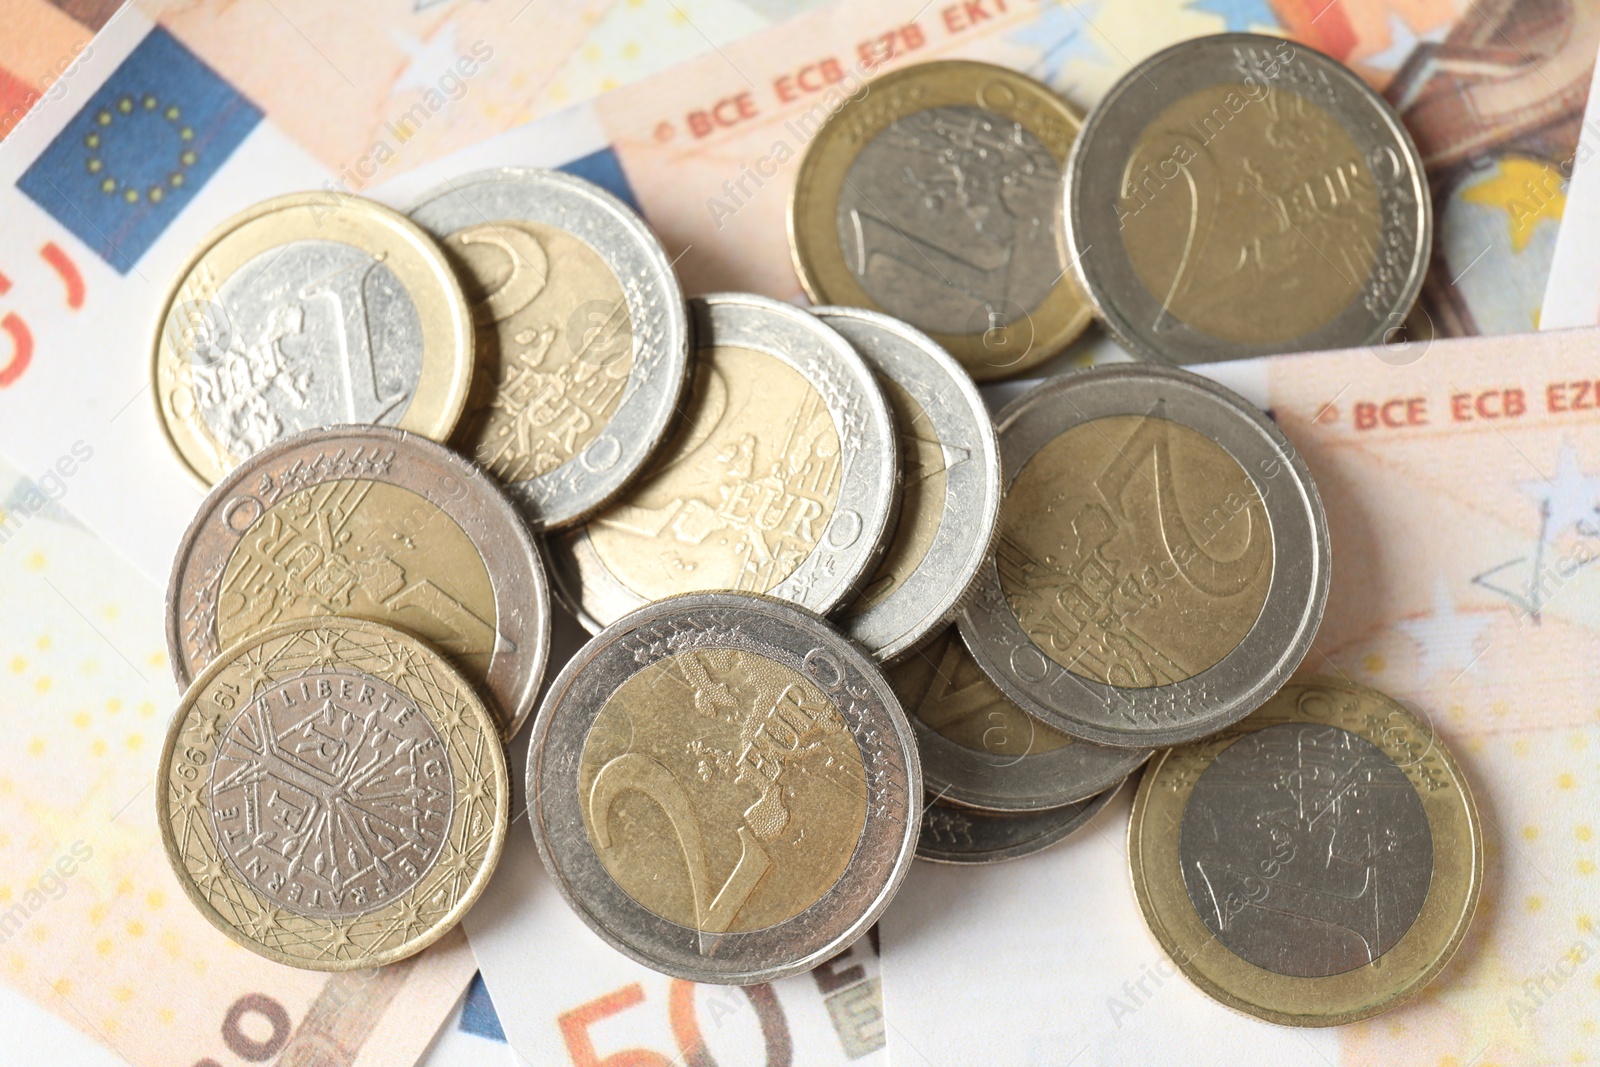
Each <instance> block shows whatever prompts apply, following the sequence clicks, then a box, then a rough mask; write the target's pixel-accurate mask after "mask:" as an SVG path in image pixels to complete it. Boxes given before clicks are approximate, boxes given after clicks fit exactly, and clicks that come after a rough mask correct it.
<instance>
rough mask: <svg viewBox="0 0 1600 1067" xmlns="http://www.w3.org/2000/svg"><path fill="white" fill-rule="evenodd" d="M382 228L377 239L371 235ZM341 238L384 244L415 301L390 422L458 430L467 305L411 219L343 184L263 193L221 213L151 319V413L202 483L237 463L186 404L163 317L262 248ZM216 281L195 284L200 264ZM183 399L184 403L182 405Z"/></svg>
mask: <svg viewBox="0 0 1600 1067" xmlns="http://www.w3.org/2000/svg"><path fill="white" fill-rule="evenodd" d="M380 234H381V235H384V236H383V237H382V238H379V237H377V236H375V235H380ZM299 240H320V241H338V242H341V243H344V244H349V245H353V246H355V247H357V248H361V249H364V250H366V251H368V252H383V253H385V256H384V260H383V262H384V266H386V267H388V268H389V270H391V271H393V272H394V273H395V275H396V276H397V277H398V278H399V280H400V282H401V284H402V285H403V286H404V287H405V289H406V292H407V294H408V295H409V296H410V297H411V299H412V301H413V303H415V304H416V308H417V318H418V321H419V322H420V323H421V327H422V372H421V375H420V377H419V378H418V380H417V384H416V388H415V389H414V390H413V392H412V399H411V403H410V404H409V405H408V406H407V408H406V413H405V416H404V417H403V418H402V419H401V420H400V421H399V422H398V423H396V424H395V426H396V428H397V429H401V430H410V431H411V432H413V433H419V434H421V435H422V436H424V437H427V438H430V439H432V440H434V441H439V442H444V441H446V440H448V439H449V437H450V435H451V434H452V433H453V432H455V428H456V424H457V423H458V422H459V421H460V420H461V413H462V411H463V410H465V408H466V404H467V391H468V387H469V386H470V385H471V383H472V371H473V367H474V363H475V357H474V352H473V345H474V334H473V327H472V313H471V310H470V308H469V306H468V304H467V299H466V296H465V294H464V293H463V292H462V289H461V283H460V282H459V281H458V280H457V278H456V275H455V272H454V271H453V270H452V269H451V268H450V264H449V262H448V261H447V260H446V259H445V258H444V254H443V253H442V252H440V251H439V248H438V246H437V245H436V244H434V242H433V239H432V238H431V237H429V236H428V235H427V233H425V232H424V231H423V230H422V228H421V227H419V226H417V225H416V224H415V223H414V222H412V221H411V220H410V219H408V218H406V217H405V216H404V215H402V214H400V213H399V212H397V211H393V210H391V209H389V208H386V207H384V206H383V205H381V204H378V203H376V202H374V201H371V200H367V199H365V198H363V197H359V196H352V195H350V194H348V193H335V192H319V193H291V194H289V195H287V196H278V197H273V198H272V199H270V200H263V201H262V202H261V203H259V204H255V205H253V206H251V207H249V208H246V209H245V210H244V211H241V212H239V214H237V215H234V216H233V217H232V218H230V219H228V220H227V221H225V222H223V223H222V224H221V225H220V226H218V227H216V228H215V229H214V230H212V231H211V232H210V233H209V234H207V235H206V236H205V238H204V239H203V240H201V241H200V243H199V244H198V245H196V246H195V249H194V251H193V252H192V253H190V256H189V258H188V259H187V260H186V261H185V262H184V264H183V266H182V267H181V268H180V269H179V270H178V272H177V275H176V277H175V278H174V279H173V282H172V286H171V288H170V289H169V290H168V291H167V295H166V299H164V300H163V301H162V302H161V312H160V315H159V317H158V318H157V321H156V323H155V336H154V338H153V340H152V344H151V362H150V381H151V390H152V395H153V396H154V398H155V405H156V420H157V422H158V423H160V425H161V431H162V435H163V436H164V437H165V438H166V441H167V445H168V446H169V447H170V448H171V449H172V453H173V455H175V456H177V457H178V462H179V463H181V464H182V465H183V468H184V470H185V471H187V472H188V474H189V475H190V476H191V477H192V478H193V479H194V480H195V482H196V483H197V484H198V485H199V486H200V488H201V489H208V488H210V487H211V486H212V485H213V484H215V483H216V481H217V480H218V479H220V478H221V477H222V476H223V475H224V474H226V473H228V471H229V470H231V469H233V467H234V466H235V465H236V464H237V463H238V462H239V460H240V458H242V457H239V456H234V455H232V454H230V453H228V452H227V450H226V449H225V448H224V446H223V444H222V443H221V442H220V441H218V440H217V439H216V437H215V435H213V434H212V432H211V430H210V428H209V427H208V426H207V425H206V423H205V418H204V417H203V416H202V415H201V414H200V412H199V410H198V409H197V408H196V407H195V406H194V403H193V390H194V386H193V364H192V363H190V361H189V360H187V359H185V358H184V357H183V356H182V355H180V354H179V353H178V352H177V346H176V345H175V344H174V338H173V335H172V332H171V331H170V330H169V329H168V320H169V318H170V317H171V315H172V310H173V307H174V305H176V304H177V303H179V301H182V300H185V299H186V298H187V299H188V300H191V301H192V300H195V299H197V298H198V299H207V300H209V299H212V298H213V297H214V295H215V290H216V288H217V287H219V286H220V285H222V284H223V283H225V282H226V281H227V279H228V278H230V277H231V276H232V275H233V274H234V272H235V271H237V270H239V269H240V268H241V267H243V266H244V265H245V264H246V263H249V262H250V261H251V260H252V259H254V258H255V257H256V256H258V255H260V254H261V253H263V252H265V251H267V250H269V249H271V248H274V247H276V246H280V245H285V244H288V243H290V242H291V241H299ZM202 268H204V269H205V270H206V271H207V273H208V274H209V275H210V276H211V278H212V279H214V281H213V282H212V283H211V284H210V285H209V286H207V287H206V288H208V289H209V290H210V292H209V293H207V292H206V291H205V289H200V290H198V291H197V290H196V289H195V288H194V287H195V286H196V285H198V284H199V283H198V280H197V279H196V278H195V274H196V271H197V270H200V269H202ZM184 398H187V400H188V405H187V410H183V407H184Z"/></svg>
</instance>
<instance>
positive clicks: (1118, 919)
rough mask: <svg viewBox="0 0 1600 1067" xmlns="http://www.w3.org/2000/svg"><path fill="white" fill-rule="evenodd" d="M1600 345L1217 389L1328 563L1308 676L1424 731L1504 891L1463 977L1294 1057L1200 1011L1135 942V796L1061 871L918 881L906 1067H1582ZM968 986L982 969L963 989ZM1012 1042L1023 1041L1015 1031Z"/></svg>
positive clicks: (1336, 364)
mask: <svg viewBox="0 0 1600 1067" xmlns="http://www.w3.org/2000/svg"><path fill="white" fill-rule="evenodd" d="M1597 343H1600V330H1597V329H1594V328H1588V329H1582V330H1566V331H1552V332H1549V333H1542V334H1536V335H1532V336H1523V337H1515V338H1512V337H1504V338H1464V339H1450V340H1439V341H1435V342H1434V343H1432V344H1431V345H1421V344H1417V345H1415V346H1413V347H1411V348H1409V349H1404V350H1402V349H1391V348H1386V347H1382V346H1380V347H1379V348H1378V349H1376V350H1372V349H1361V350H1353V351H1346V352H1334V353H1319V354H1314V355H1304V356H1285V357H1274V358H1270V359H1266V360H1260V361H1256V362H1253V363H1249V364H1245V363H1234V364H1219V365H1217V366H1215V367H1209V368H1207V371H1206V372H1207V373H1208V374H1214V375H1215V376H1216V377H1218V378H1219V379H1220V380H1222V381H1224V382H1225V383H1226V384H1228V385H1230V386H1231V387H1233V388H1235V389H1237V390H1239V391H1241V392H1242V393H1243V394H1244V395H1245V396H1247V397H1249V398H1250V399H1251V400H1253V401H1254V402H1255V403H1257V404H1259V405H1261V406H1262V407H1263V408H1265V409H1266V410H1267V411H1269V412H1271V414H1272V416H1273V417H1274V419H1276V421H1277V423H1278V425H1279V426H1280V427H1281V428H1282V429H1283V431H1284V433H1285V434H1286V435H1287V437H1288V438H1289V440H1290V442H1291V443H1292V444H1293V446H1294V447H1295V449H1296V450H1297V451H1298V452H1299V453H1300V455H1302V456H1303V457H1304V458H1305V461H1306V463H1307V464H1308V465H1309V467H1310V469H1311V472H1312V474H1313V475H1314V476H1315V478H1316V482H1317V486H1318V488H1319V490H1320V491H1321V494H1322V498H1323V501H1324V504H1325V505H1326V508H1327V514H1328V526H1329V532H1330V540H1331V543H1332V546H1333V566H1332V574H1333V580H1332V588H1331V592H1330V594H1329V599H1328V606H1327V613H1326V616H1325V618H1324V619H1323V622H1322V625H1321V628H1320V630H1319V631H1318V633H1317V637H1316V641H1315V643H1314V646H1313V649H1312V651H1311V653H1310V654H1309V655H1308V657H1307V659H1306V662H1305V664H1304V668H1305V669H1306V670H1307V671H1309V672H1315V673H1318V674H1325V675H1335V676H1342V677H1345V678H1347V679H1350V680H1353V681H1356V682H1359V683H1362V684H1365V685H1369V686H1372V687H1374V688H1376V689H1379V690H1381V691H1383V692H1385V693H1388V694H1389V695H1390V696H1392V697H1394V698H1396V699H1398V700H1400V701H1402V702H1403V703H1405V704H1406V705H1407V706H1408V707H1410V708H1411V709H1412V710H1413V711H1415V712H1417V713H1418V714H1420V715H1421V716H1423V717H1424V718H1425V719H1426V721H1427V722H1428V723H1429V724H1430V725H1431V727H1432V729H1433V730H1434V731H1435V733H1436V735H1437V736H1438V737H1439V738H1440V739H1441V740H1442V742H1443V743H1444V744H1446V745H1447V746H1448V747H1449V748H1450V750H1451V751H1452V752H1453V753H1454V754H1455V756H1456V758H1457V759H1458V760H1459V761H1460V763H1461V765H1462V767H1463V769H1464V771H1465V773H1466V776H1467V778H1468V781H1469V783H1470V785H1471V787H1472V789H1473V791H1474V796H1475V799H1476V801H1477V804H1478V809H1479V812H1480V814H1481V816H1482V820H1483V825H1484V838H1485V852H1486V861H1487V867H1486V877H1485V879H1484V890H1483V896H1482V899H1481V902H1480V904H1479V907H1478V914H1477V917H1476V919H1475V921H1474V923H1473V925H1472V927H1471V929H1470V931H1469V932H1468V935H1467V938H1466V941H1465V943H1464V944H1463V945H1462V947H1461V949H1460V951H1459V952H1458V953H1457V955H1456V957H1455V959H1454V960H1453V961H1452V962H1451V963H1450V964H1449V965H1448V966H1447V967H1446V969H1445V970H1444V971H1443V973H1442V974H1440V976H1439V977H1438V978H1437V979H1436V980H1435V981H1434V983H1433V984H1432V985H1431V986H1429V987H1428V988H1427V989H1426V990H1424V992H1423V993H1422V994H1420V995H1419V996H1417V997H1416V998H1415V999H1414V1000H1412V1001H1410V1002H1408V1003H1406V1004H1404V1005H1402V1006H1400V1007H1398V1008H1397V1009H1395V1010H1394V1011H1392V1012H1389V1013H1387V1014H1385V1015H1382V1016H1379V1017H1377V1018H1374V1019H1371V1020H1368V1021H1366V1022H1360V1023H1354V1024H1350V1025H1347V1026H1340V1027H1334V1028H1330V1029H1327V1030H1296V1029H1293V1028H1287V1027H1280V1026H1274V1025H1272V1024H1269V1023H1265V1022H1261V1021H1258V1020H1255V1019H1251V1018H1248V1017H1246V1016H1243V1015H1240V1014H1236V1013H1234V1012H1232V1011H1230V1010H1228V1009H1226V1008H1224V1007H1223V1006H1221V1005H1220V1004H1218V1003H1216V1002H1214V1001H1211V1000H1209V999H1208V998H1207V997H1206V996H1205V995H1203V994H1202V993H1200V992H1199V991H1198V990H1197V989H1196V988H1194V987H1193V986H1190V985H1189V984H1188V983H1187V981H1186V980H1185V979H1184V978H1183V977H1182V975H1181V974H1180V973H1179V971H1178V970H1177V968H1176V967H1175V966H1174V965H1173V963H1172V962H1171V961H1170V960H1169V959H1168V957H1167V956H1166V955H1164V954H1163V952H1162V950H1161V949H1160V947H1159V946H1158V945H1157V943H1156V941H1155V939H1154V938H1153V937H1152V936H1151V935H1150V933H1149V931H1148V930H1147V928H1146V927H1145V924H1144V922H1143V920H1142V918H1141V917H1140V914H1139V909H1138V905H1137V903H1136V901H1135V899H1134V894H1133V889H1132V886H1131V883H1130V879H1129V874H1128V862H1127V853H1126V844H1127V837H1126V828H1127V819H1128V808H1129V804H1128V797H1129V791H1125V792H1124V794H1123V796H1122V797H1121V798H1119V800H1117V801H1114V802H1113V803H1112V804H1111V805H1109V806H1108V807H1107V808H1106V809H1105V810H1104V811H1102V812H1101V813H1100V815H1099V816H1097V817H1096V819H1095V820H1094V821H1093V822H1092V823H1091V824H1089V825H1088V826H1087V827H1086V828H1085V829H1084V830H1083V831H1081V832H1080V833H1079V834H1078V835H1077V836H1076V837H1075V838H1073V839H1071V840H1069V841H1068V842H1067V843H1065V844H1064V845H1063V846H1062V847H1060V848H1056V849H1053V850H1050V851H1048V852H1045V853H1042V854H1040V855H1037V856H1033V857H1029V858H1027V859H1025V860H1021V861H1018V862H1015V863H1008V864H1002V865H998V866H995V867H992V868H987V869H957V868H946V867H936V866H933V865H929V864H918V865H916V867H915V868H914V869H913V871H912V873H911V875H910V876H909V877H908V878H907V880H906V883H905V886H904V888H902V890H901V892H900V894H899V896H898V897H896V899H895V902H894V904H893V905H892V906H891V907H890V909H889V911H888V912H887V913H886V914H885V916H884V918H883V920H882V921H881V922H880V926H881V928H882V943H883V961H882V965H883V976H884V989H885V997H884V1008H885V1015H886V1017H887V1018H888V1019H889V1020H890V1022H891V1024H892V1025H891V1026H890V1028H889V1050H890V1058H891V1060H892V1061H893V1062H894V1063H896V1064H899V1065H908V1064H910V1065H923V1064H927V1065H932V1067H944V1065H955V1064H968V1063H974V1062H992V1063H1067V1062H1082V1063H1102V1064H1120V1063H1129V1064H1133V1063H1151V1062H1183V1063H1185V1064H1195V1065H1203V1064H1231V1063H1235V1062H1238V1060H1237V1053H1238V1049H1240V1048H1249V1049H1250V1050H1251V1052H1252V1058H1253V1059H1254V1060H1257V1061H1260V1062H1270V1063H1275V1064H1285V1065H1293V1064H1303V1065H1306V1067H1325V1065H1327V1064H1334V1063H1337V1064H1342V1065H1347V1067H1355V1065H1363V1064H1373V1065H1377V1064H1393V1063H1422V1062H1427V1063H1456V1064H1490V1063H1500V1064H1534V1063H1556V1062H1569V1061H1572V1060H1574V1059H1579V1058H1582V1057H1583V1055H1584V1054H1585V1050H1592V1048H1593V1047H1594V1046H1593V1042H1594V1034H1593V1015H1594V1006H1595V989H1596V986H1597V984H1600V925H1597V920H1600V838H1597V837H1596V832H1595V831H1596V812H1597V811H1600V700H1597V697H1596V693H1597V692H1600V567H1596V566H1595V564H1596V563H1597V562H1600V382H1597V380H1596V374H1595V365H1594V358H1593V353H1594V351H1595V346H1596V344H1597ZM952 960H959V961H961V965H960V966H959V967H957V966H952V965H951V961H952ZM996 1020H1004V1022H1003V1023H997V1022H996Z"/></svg>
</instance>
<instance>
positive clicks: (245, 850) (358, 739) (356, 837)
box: [206, 668, 455, 919]
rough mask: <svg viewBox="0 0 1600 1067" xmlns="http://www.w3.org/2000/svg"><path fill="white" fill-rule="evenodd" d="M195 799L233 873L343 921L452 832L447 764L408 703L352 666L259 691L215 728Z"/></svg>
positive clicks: (423, 862)
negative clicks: (201, 790)
mask: <svg viewBox="0 0 1600 1067" xmlns="http://www.w3.org/2000/svg"><path fill="white" fill-rule="evenodd" d="M206 804H207V807H208V809H209V812H210V815H211V826H212V829H213V831H214V832H215V834H216V838H217V843H218V845H219V847H221V849H222V850H223V852H224V853H225V854H226V855H227V857H228V862H229V863H230V864H231V865H232V867H233V869H234V870H235V871H236V872H237V873H238V875H239V877H240V878H241V879H243V880H244V882H245V883H246V884H247V885H249V886H250V887H251V888H252V889H254V890H255V891H256V892H257V893H259V894H261V896H263V897H265V898H267V899H268V900H272V901H274V902H276V903H278V904H280V905H282V906H283V907H284V908H286V909H288V910H289V911H291V912H293V913H295V914H296V915H303V916H307V917H311V918H325V919H346V918H351V917H354V916H358V915H362V914H365V913H366V912H369V911H371V910H373V909H374V908H378V907H382V906H383V905H385V904H388V903H389V902H390V901H392V900H393V899H394V898H395V897H396V896H398V895H400V894H402V893H405V892H406V891H407V890H409V889H411V888H412V887H413V886H415V885H416V884H417V883H418V882H420V881H421V880H422V877H423V875H425V874H427V872H428V869H429V868H430V867H432V866H433V863H434V861H435V860H437V859H438V858H439V853H440V851H441V850H442V849H443V847H444V844H445V842H446V841H447V840H448V839H449V836H450V821H451V816H452V812H453V810H454V804H455V773H454V771H453V770H452V769H451V767H450V760H449V758H448V756H447V754H446V752H445V749H444V745H443V742H442V741H441V740H440V737H439V733H438V731H437V730H435V729H434V725H433V723H432V722H431V721H430V720H429V718H428V717H427V716H426V715H423V714H421V713H420V712H419V711H418V709H417V706H416V703H415V701H413V700H411V699H410V698H409V697H407V696H406V695H405V694H404V693H402V692H401V691H400V690H399V689H396V688H395V687H394V686H392V685H390V684H388V683H387V682H385V681H383V680H382V679H379V678H374V677H373V676H371V675H369V674H365V673H363V672H361V671H356V670H351V669H349V668H335V669H333V670H329V671H323V672H317V673H313V674H302V675H298V676H296V677H293V678H283V679H280V680H278V681H276V682H273V683H271V684H269V685H267V686H266V687H264V688H263V689H262V690H261V691H260V692H259V693H257V694H256V696H255V697H254V699H252V700H251V701H250V702H249V703H248V704H246V705H245V706H244V707H243V708H242V709H241V710H240V711H239V713H238V714H237V715H235V716H234V718H233V721H232V722H230V723H229V724H228V725H227V728H226V729H224V730H223V732H222V737H221V739H220V740H219V742H218V744H217V755H216V760H215V762H214V763H213V764H212V767H211V778H210V782H209V788H208V789H207V791H206Z"/></svg>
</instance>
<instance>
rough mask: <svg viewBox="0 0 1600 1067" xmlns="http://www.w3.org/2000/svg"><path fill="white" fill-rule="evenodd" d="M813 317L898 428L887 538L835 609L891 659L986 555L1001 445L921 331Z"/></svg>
mask: <svg viewBox="0 0 1600 1067" xmlns="http://www.w3.org/2000/svg"><path fill="white" fill-rule="evenodd" d="M813 314H815V315H816V316H817V317H818V318H820V319H821V320H822V321H823V322H825V323H827V324H828V325H829V326H832V327H833V328H834V329H835V330H837V331H839V332H840V333H841V334H843V335H844V338H845V340H847V341H849V342H850V343H851V344H852V345H854V346H855V350H856V351H857V352H859V353H860V354H861V358H863V359H865V360H866V361H867V365H868V366H869V367H871V368H872V371H873V373H874V374H875V375H876V376H877V379H878V385H879V386H880V387H881V388H882V390H883V395H884V397H885V399H887V400H888V401H889V410H890V411H891V412H892V413H893V415H894V422H895V426H896V428H897V429H898V431H899V437H900V462H901V465H902V467H903V470H904V477H903V479H902V495H901V498H900V517H899V521H898V522H897V523H896V524H895V530H894V537H893V539H892V540H891V541H890V542H889V548H888V550H887V551H886V552H885V553H884V556H883V559H882V560H881V561H879V563H878V569H877V572H876V573H875V574H874V575H873V576H872V577H871V578H870V579H869V580H868V581H867V584H866V586H865V588H863V589H862V591H861V594H860V595H859V596H858V597H857V598H856V599H855V601H854V602H853V603H852V604H851V605H850V606H849V607H848V608H846V609H845V610H844V611H843V612H842V615H841V623H842V625H843V626H844V629H845V631H846V632H847V633H848V634H849V635H850V636H851V637H853V638H855V639H856V640H857V641H860V642H861V643H862V644H863V645H866V646H867V650H868V651H870V652H871V653H872V654H873V656H875V657H876V658H877V659H878V660H880V661H887V660H893V659H895V658H896V657H899V656H902V655H904V654H905V653H906V652H907V651H908V650H910V649H912V648H915V647H916V646H917V645H918V644H919V643H921V642H922V641H923V640H924V639H926V638H927V636H928V635H929V634H930V633H932V632H933V631H934V630H936V629H937V628H938V627H940V626H942V625H943V624H944V623H945V622H946V621H947V620H948V619H949V618H950V613H951V611H952V610H953V609H954V607H955V605H956V603H957V602H958V601H959V600H960V598H961V595H962V594H963V593H965V592H966V590H967V586H969V585H970V584H971V583H972V578H973V576H974V575H976V574H977V573H978V566H979V565H980V564H981V563H982V562H983V559H984V557H985V556H987V555H988V553H989V549H990V548H991V547H992V545H993V541H994V531H995V528H996V524H997V523H998V521H999V517H1000V446H999V444H998V443H997V442H996V440H995V435H994V422H993V421H992V420H991V419H990V418H989V409H988V408H986V407H985V406H984V404H983V397H981V396H979V395H978V390H977V389H976V388H975V387H974V386H973V384H972V379H971V377H970V376H968V374H967V373H966V372H965V371H963V370H962V369H961V367H960V366H959V365H958V364H957V363H956V362H955V361H954V360H953V359H951V358H950V356H949V354H948V353H946V352H945V351H944V350H943V349H941V348H940V347H939V346H938V345H937V344H935V343H934V341H933V340H932V339H931V338H930V337H928V336H927V335H926V334H924V333H922V332H920V331H918V330H915V329H912V328H911V327H909V326H907V325H906V324H905V323H903V322H900V321H899V320H898V319H892V318H890V317H889V316H887V315H880V314H878V313H877V312H873V311H863V310H861V309H859V308H844V307H839V308H828V307H822V308H814V309H813ZM1074 799H1076V798H1074Z"/></svg>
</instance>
